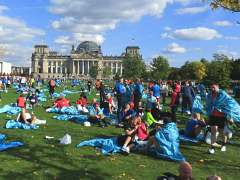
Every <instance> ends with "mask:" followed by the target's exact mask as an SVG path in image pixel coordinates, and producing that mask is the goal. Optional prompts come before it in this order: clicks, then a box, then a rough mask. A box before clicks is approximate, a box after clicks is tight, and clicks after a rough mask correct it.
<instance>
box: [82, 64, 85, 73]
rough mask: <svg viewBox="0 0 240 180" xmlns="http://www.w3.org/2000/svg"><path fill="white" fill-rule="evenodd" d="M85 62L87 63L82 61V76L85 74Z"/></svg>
mask: <svg viewBox="0 0 240 180" xmlns="http://www.w3.org/2000/svg"><path fill="white" fill-rule="evenodd" d="M84 62H85V61H82V74H84Z"/></svg>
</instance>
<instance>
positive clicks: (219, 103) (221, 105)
mask: <svg viewBox="0 0 240 180" xmlns="http://www.w3.org/2000/svg"><path fill="white" fill-rule="evenodd" d="M214 109H217V110H218V111H220V112H223V113H224V114H225V115H226V117H227V119H233V120H234V121H235V122H238V123H240V105H239V104H238V102H237V101H236V100H235V99H233V98H232V97H231V96H230V95H228V94H227V93H226V92H225V91H224V90H219V93H218V95H217V97H216V98H215V99H214V100H212V94H211V92H210V93H209V94H208V97H207V102H206V111H207V115H209V116H210V115H211V113H212V112H213V110H214Z"/></svg>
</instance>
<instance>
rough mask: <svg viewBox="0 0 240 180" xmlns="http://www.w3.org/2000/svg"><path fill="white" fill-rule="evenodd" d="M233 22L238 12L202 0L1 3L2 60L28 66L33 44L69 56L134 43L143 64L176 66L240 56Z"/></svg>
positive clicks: (238, 32) (118, 51)
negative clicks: (84, 46) (78, 49)
mask: <svg viewBox="0 0 240 180" xmlns="http://www.w3.org/2000/svg"><path fill="white" fill-rule="evenodd" d="M237 21H240V14H239V13H231V12H229V11H225V10H222V9H219V10H216V11H212V10H211V8H210V7H209V5H208V4H207V3H203V2H202V1H201V0H131V1H129V0H121V1H119V2H117V1H115V0H24V1H19V0H1V1H0V39H1V42H0V49H1V52H3V51H4V59H6V61H9V62H12V63H13V64H16V65H30V58H31V53H32V51H33V46H34V45H35V44H40V43H46V44H48V45H49V47H50V48H51V49H52V50H57V51H59V52H61V53H63V54H69V51H70V49H71V45H72V44H74V45H75V46H76V45H77V44H79V43H80V42H81V41H85V40H92V41H95V42H97V43H99V44H101V46H102V50H103V53H104V54H107V55H111V54H112V55H120V54H121V53H122V52H123V51H124V49H125V47H126V46H127V45H138V46H139V47H140V48H141V53H142V55H143V58H144V59H145V61H146V62H150V61H151V59H152V58H153V57H155V56H158V55H163V56H166V57H168V58H169V62H170V65H171V66H176V67H179V66H181V65H183V64H184V62H185V61H187V60H199V59H200V58H203V57H204V58H207V59H209V60H210V59H211V58H212V54H213V53H224V54H226V55H228V56H230V57H235V58H236V57H240V48H239V40H240V26H239V25H238V24H237V23H236V22H237Z"/></svg>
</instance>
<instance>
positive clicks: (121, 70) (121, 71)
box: [120, 63, 123, 76]
mask: <svg viewBox="0 0 240 180" xmlns="http://www.w3.org/2000/svg"><path fill="white" fill-rule="evenodd" d="M122 68H123V67H122V63H121V64H120V76H122V73H123V69H122Z"/></svg>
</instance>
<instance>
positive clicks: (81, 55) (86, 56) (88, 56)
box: [71, 52, 98, 59]
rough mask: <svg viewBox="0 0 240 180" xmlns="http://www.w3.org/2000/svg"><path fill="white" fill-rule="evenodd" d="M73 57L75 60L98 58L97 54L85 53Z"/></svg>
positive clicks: (72, 55) (73, 54)
mask: <svg viewBox="0 0 240 180" xmlns="http://www.w3.org/2000/svg"><path fill="white" fill-rule="evenodd" d="M71 57H72V58H73V59H75V58H76V59H96V58H98V56H97V55H95V54H90V53H85V52H83V53H72V54H71Z"/></svg>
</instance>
